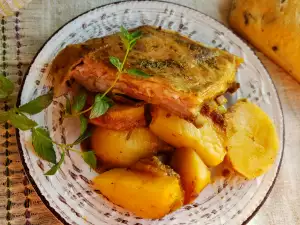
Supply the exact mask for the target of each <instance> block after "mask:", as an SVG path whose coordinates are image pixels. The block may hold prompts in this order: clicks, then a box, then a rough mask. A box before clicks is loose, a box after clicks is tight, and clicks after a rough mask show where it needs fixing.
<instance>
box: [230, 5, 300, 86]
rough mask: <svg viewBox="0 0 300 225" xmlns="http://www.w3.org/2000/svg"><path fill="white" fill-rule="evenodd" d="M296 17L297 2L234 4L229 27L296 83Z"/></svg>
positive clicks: (299, 27) (299, 71) (299, 26)
mask: <svg viewBox="0 0 300 225" xmlns="http://www.w3.org/2000/svg"><path fill="white" fill-rule="evenodd" d="M299 13H300V1H299V0H285V1H280V0H247V1H245V0H234V1H233V3H232V10H231V13H230V16H229V23H230V26H231V27H232V28H233V29H234V30H235V31H236V32H238V33H239V34H241V35H242V36H243V37H244V38H246V39H247V40H249V41H250V42H251V43H252V44H253V45H254V46H255V47H257V48H258V49H259V50H261V51H262V52H263V53H264V54H266V55H267V56H269V57H270V58H271V59H272V60H274V61H275V62H276V63H278V64H279V65H280V66H281V67H283V68H284V69H285V70H286V71H287V72H289V73H290V74H291V75H293V76H294V77H295V78H296V79H297V80H298V81H300V64H299V58H300V40H299V36H300V18H299Z"/></svg>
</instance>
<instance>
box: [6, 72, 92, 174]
mask: <svg viewBox="0 0 300 225" xmlns="http://www.w3.org/2000/svg"><path fill="white" fill-rule="evenodd" d="M13 90H14V85H13V83H12V82H11V81H10V80H9V79H7V78H6V77H5V76H3V75H0V99H4V100H6V99H7V98H8V97H9V96H10V95H11V94H12V93H13ZM86 97H87V95H86V94H83V95H82V96H78V98H80V99H79V100H78V101H77V103H78V104H79V105H73V109H72V110H74V111H80V110H82V108H83V107H84V104H83V105H80V103H81V102H82V99H83V100H84V101H85V100H86ZM52 99H53V94H52V93H51V92H50V93H48V94H45V95H41V96H39V97H37V98H35V99H33V100H32V101H30V102H28V103H26V104H24V105H22V106H20V107H19V108H17V107H14V108H12V109H10V110H9V111H1V112H0V122H1V123H3V122H6V121H10V123H11V124H12V125H13V126H14V127H16V128H18V129H20V130H24V131H25V130H31V131H32V144H33V147H34V151H35V152H36V153H37V155H38V156H40V157H41V158H42V159H44V160H46V161H48V162H50V163H52V164H54V165H53V166H52V168H51V169H50V170H49V171H48V172H46V173H45V175H54V174H55V173H56V172H57V171H58V169H59V168H60V166H61V165H62V163H63V162H64V158H65V153H66V152H67V151H73V152H77V153H78V154H80V155H81V157H82V158H83V160H84V161H85V162H86V163H87V164H88V165H89V166H90V167H92V168H95V167H96V164H97V160H96V156H95V154H94V152H93V151H85V152H81V151H79V150H76V149H73V146H74V145H77V144H80V143H81V142H82V141H84V140H85V139H86V138H88V137H90V136H91V132H90V131H88V130H87V119H86V118H85V117H83V115H82V116H80V120H81V121H82V122H81V126H80V136H79V137H78V139H77V140H76V141H75V142H74V143H72V144H58V143H56V142H54V141H53V140H52V139H51V137H50V134H49V132H48V131H47V130H46V129H44V128H41V127H37V126H38V124H37V123H36V122H35V121H33V120H31V119H29V118H28V117H27V116H26V114H29V115H34V114H37V113H40V112H41V111H43V110H44V109H46V108H47V107H48V106H49V105H50V104H51V103H52ZM81 104H82V103H81ZM67 108H68V105H67ZM68 110H69V111H71V108H69V109H68ZM54 144H55V145H56V146H57V147H59V148H60V150H61V152H62V153H61V158H60V160H59V161H58V162H56V155H55V150H54V146H53V145H54Z"/></svg>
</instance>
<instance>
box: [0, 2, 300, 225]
mask: <svg viewBox="0 0 300 225" xmlns="http://www.w3.org/2000/svg"><path fill="white" fill-rule="evenodd" d="M168 1H169V2H176V3H179V4H182V5H186V6H189V7H192V8H195V9H197V10H199V11H201V12H203V13H205V14H207V15H209V16H211V17H213V18H215V19H216V20H218V21H220V22H221V23H223V24H225V25H228V24H227V16H228V12H229V9H230V2H231V0H184V1H182V0H168ZM0 2H1V1H0ZM111 2H116V1H114V0H51V1H49V0H33V1H32V2H31V3H30V4H29V5H28V6H27V7H25V8H24V9H22V10H21V11H20V12H19V13H16V14H15V15H14V16H12V17H8V18H2V19H1V22H0V28H1V29H0V33H1V34H0V55H1V58H2V59H1V58H0V60H1V63H0V71H1V72H2V73H5V74H7V75H8V76H9V77H10V78H11V79H13V80H14V81H15V83H16V84H18V83H20V82H21V78H22V76H23V75H24V73H25V71H26V69H27V67H28V65H29V63H30V62H31V60H32V59H33V57H34V55H35V54H36V52H37V51H38V49H39V48H40V47H41V46H42V45H43V43H44V42H45V41H46V40H47V39H48V38H49V37H50V36H51V35H52V34H53V33H54V32H55V31H56V30H57V29H58V28H60V27H61V26H62V25H64V24H65V23H66V22H67V21H69V20H71V19H72V18H73V17H75V16H78V15H79V14H81V13H83V12H85V11H87V10H89V9H92V8H94V7H96V6H100V5H102V4H107V3H111ZM258 55H259V57H260V59H261V60H262V62H263V63H264V65H265V66H266V68H267V70H268V71H269V73H270V75H271V77H272V79H273V80H274V83H275V85H276V88H277V90H278V93H279V97H280V100H281V103H282V107H283V111H284V117H285V133H286V135H285V138H286V140H285V152H284V158H283V163H282V167H281V169H280V172H279V176H278V178H277V181H276V184H275V186H274V188H273V190H272V192H271V194H270V196H269V198H268V199H267V200H266V202H265V204H264V205H263V206H262V208H261V209H260V211H259V212H258V213H257V214H256V215H255V216H254V217H253V219H252V220H251V221H250V222H249V224H251V225H294V224H295V225H297V224H300V191H299V187H300V85H299V84H298V83H297V82H296V81H295V80H294V79H293V78H292V77H290V76H289V75H288V74H286V73H285V72H284V71H283V70H282V69H280V68H279V67H277V66H276V65H274V64H273V63H272V62H271V61H269V60H268V59H267V58H266V57H264V56H263V54H261V53H258ZM18 88H19V86H18V85H16V92H15V95H16V94H17V91H18ZM9 106H11V103H1V105H0V107H1V109H4V108H5V107H9ZM1 134H2V137H1V138H0V140H1V144H2V146H3V147H2V148H1V149H0V171H1V175H0V181H1V182H0V225H2V224H43V225H44V224H46V225H47V224H49V225H50V224H51V225H56V224H60V223H59V222H58V221H57V220H56V219H55V218H54V217H53V216H52V214H51V213H50V212H49V211H48V209H47V208H46V207H45V206H44V205H43V203H42V202H41V201H40V200H39V198H38V196H37V194H36V193H35V192H34V191H33V189H32V187H31V185H30V184H28V181H27V179H26V178H25V176H24V174H23V171H22V165H21V162H20V158H19V156H18V150H17V147H16V145H15V137H14V129H13V128H11V127H9V126H7V125H5V124H3V125H2V126H1Z"/></svg>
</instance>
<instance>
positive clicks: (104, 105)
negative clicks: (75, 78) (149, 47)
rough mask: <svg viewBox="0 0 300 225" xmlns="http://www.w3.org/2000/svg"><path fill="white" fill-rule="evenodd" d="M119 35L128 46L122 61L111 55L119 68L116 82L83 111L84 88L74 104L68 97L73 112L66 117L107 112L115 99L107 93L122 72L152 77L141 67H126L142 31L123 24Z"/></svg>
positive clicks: (91, 117) (114, 64)
mask: <svg viewBox="0 0 300 225" xmlns="http://www.w3.org/2000/svg"><path fill="white" fill-rule="evenodd" d="M119 35H120V38H121V40H122V42H123V45H124V46H125V48H126V52H125V55H124V58H123V60H122V61H121V60H120V59H119V58H117V57H115V56H110V57H109V61H110V63H111V64H112V65H113V66H115V67H116V68H117V70H118V71H117V73H116V78H115V80H114V82H113V83H112V85H111V86H110V87H109V88H108V89H107V90H106V91H105V92H104V93H103V94H97V95H96V97H95V101H94V104H93V105H92V106H91V107H89V108H87V109H85V110H83V111H81V110H82V109H83V107H84V105H85V103H86V96H87V94H86V92H85V93H84V90H83V91H80V92H79V94H78V95H77V96H76V97H75V98H74V103H73V105H72V106H70V104H71V103H70V100H69V99H67V108H72V110H71V112H70V110H69V113H68V112H67V114H66V117H69V116H80V115H82V114H85V113H87V112H89V111H91V113H90V116H89V118H90V119H93V118H97V117H99V116H102V115H103V114H105V113H106V111H107V110H108V109H109V108H110V107H111V106H112V105H113V101H112V100H111V99H110V98H108V97H107V96H106V95H107V94H108V93H109V92H110V91H111V89H112V88H113V87H114V86H115V85H116V83H117V81H118V80H119V79H120V75H121V74H122V73H127V74H130V75H134V76H139V77H143V78H148V77H151V76H150V75H149V74H147V73H145V72H143V71H141V70H139V69H134V68H131V69H128V70H127V69H125V68H124V66H125V64H126V61H127V58H128V55H129V53H130V51H131V50H132V49H133V47H134V46H135V44H136V42H137V40H138V39H140V38H141V37H142V33H141V32H140V31H134V32H132V33H130V32H129V31H128V30H126V29H125V28H124V27H123V26H121V28H120V33H119ZM80 121H81V125H82V126H84V123H85V121H83V119H82V118H81V119H80Z"/></svg>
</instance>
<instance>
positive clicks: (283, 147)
mask: <svg viewBox="0 0 300 225" xmlns="http://www.w3.org/2000/svg"><path fill="white" fill-rule="evenodd" d="M130 2H149V3H153V2H157V3H167V4H171V5H175V6H176V5H177V6H181V7H184V8H187V9H190V10H193V11H196V12H198V13H200V14H202V15H204V16H205V17H206V18H207V19H209V20H212V21H214V22H216V23H218V24H219V25H221V26H222V27H223V28H224V29H226V30H227V32H229V33H231V34H233V35H234V36H235V37H236V38H237V39H238V40H239V41H240V42H241V43H243V44H244V45H245V46H246V47H247V48H248V49H247V50H249V51H250V52H252V53H253V55H254V56H255V57H256V59H257V60H258V61H259V62H260V63H261V65H262V66H263V69H264V70H265V72H266V73H267V74H268V76H269V79H270V81H271V84H272V86H273V88H274V90H275V92H276V97H277V99H278V103H279V107H280V116H281V118H282V143H281V149H282V152H281V158H280V160H279V163H278V167H277V168H276V174H275V177H274V179H273V181H272V184H271V185H270V187H269V189H268V191H267V192H266V194H265V196H264V198H263V199H261V200H260V201H259V203H258V205H257V207H256V208H255V209H254V210H253V212H252V213H251V214H250V215H249V216H247V217H246V218H245V219H243V221H242V224H243V225H245V224H247V223H248V222H249V221H250V220H251V219H252V218H253V217H254V216H255V215H256V214H257V212H258V211H259V210H260V208H261V207H262V206H263V205H264V203H265V201H266V200H267V199H268V197H269V195H270V193H271V191H272V189H273V187H274V185H275V183H276V180H277V177H278V174H279V172H280V168H281V164H282V160H283V156H284V150H285V120H284V114H283V108H282V104H281V100H280V98H279V94H278V90H277V88H276V86H275V84H274V81H273V79H272V78H271V76H270V74H269V72H268V70H267V69H266V67H265V65H264V64H263V63H262V62H261V60H260V59H259V58H258V56H257V54H256V53H255V51H253V50H252V49H251V48H250V47H249V46H248V44H247V43H246V42H245V41H244V40H243V39H241V38H240V37H239V36H238V35H236V33H235V32H233V31H232V30H230V29H229V28H228V27H226V26H225V25H224V24H223V23H222V22H219V21H217V20H216V19H214V18H212V17H210V16H208V15H207V14H205V13H203V12H201V11H199V10H197V9H194V8H191V7H188V6H185V5H181V4H179V3H175V2H168V1H164V0H129V1H117V2H112V3H107V4H104V5H100V6H97V7H94V8H92V9H90V10H88V11H85V12H83V13H81V14H79V15H78V16H76V17H74V18H72V19H71V20H69V21H67V22H66V23H65V24H63V25H62V26H61V27H60V28H58V29H57V30H56V31H55V32H54V33H53V34H52V35H51V36H50V37H49V38H48V39H47V40H46V41H45V42H44V44H43V45H42V46H41V47H40V48H39V50H38V51H37V53H36V54H35V56H34V57H33V59H32V60H31V62H30V66H29V67H28V69H27V71H26V73H25V75H24V77H23V80H22V84H21V86H20V90H19V93H18V96H17V101H16V106H17V107H18V106H19V105H20V103H21V96H22V93H23V87H24V84H25V81H26V79H27V77H28V74H29V71H30V69H31V67H32V65H33V63H34V62H35V60H36V58H37V57H38V55H39V54H40V52H41V51H42V50H43V48H44V47H45V45H46V44H47V43H48V42H49V41H50V40H51V39H52V38H53V37H54V36H55V35H56V34H57V33H58V32H59V31H61V30H62V29H63V28H64V27H65V26H67V25H68V24H69V23H71V22H73V21H74V20H76V19H77V18H79V17H81V16H83V15H85V14H88V13H89V12H91V11H94V10H97V9H100V8H104V7H106V6H110V5H118V4H128V3H130ZM15 130H16V139H17V146H18V149H19V154H20V158H21V162H22V165H23V167H24V171H25V174H26V176H27V178H28V179H29V181H30V183H31V185H32V186H33V188H34V190H35V191H36V192H37V194H38V196H39V198H40V199H41V200H42V202H43V203H44V204H45V205H46V207H47V208H48V209H49V210H50V211H51V213H52V214H53V215H54V216H55V217H56V218H57V219H58V220H59V221H60V222H62V223H63V224H67V225H71V224H70V223H69V222H67V221H66V219H65V218H63V217H62V216H61V215H60V214H59V213H58V212H57V211H56V210H55V208H54V207H52V206H51V205H50V204H49V201H48V200H47V199H46V197H45V196H44V195H43V194H42V193H41V191H40V190H39V188H38V186H37V184H36V182H35V180H34V179H33V177H32V175H31V174H30V171H29V168H28V166H27V164H26V162H25V157H24V152H23V149H22V145H21V140H20V131H19V129H15Z"/></svg>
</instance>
